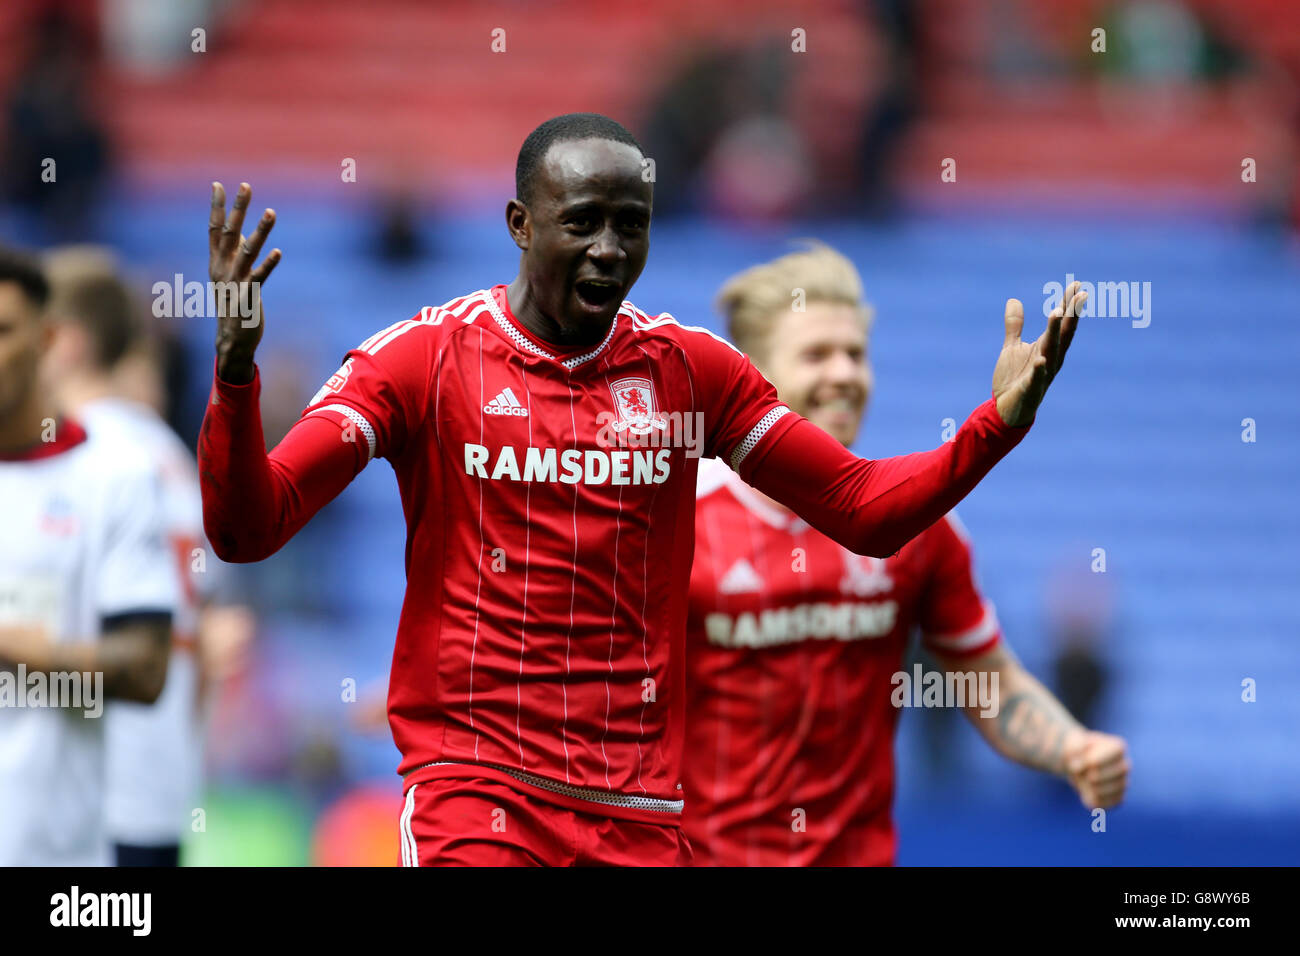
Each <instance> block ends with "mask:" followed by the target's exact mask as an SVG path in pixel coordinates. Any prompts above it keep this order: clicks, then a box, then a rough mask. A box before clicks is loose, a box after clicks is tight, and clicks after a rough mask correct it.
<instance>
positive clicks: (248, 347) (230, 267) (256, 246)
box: [208, 183, 280, 385]
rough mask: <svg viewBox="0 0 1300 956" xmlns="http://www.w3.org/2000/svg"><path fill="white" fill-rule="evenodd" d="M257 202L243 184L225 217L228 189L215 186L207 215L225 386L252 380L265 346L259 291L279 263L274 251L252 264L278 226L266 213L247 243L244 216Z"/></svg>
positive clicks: (220, 366) (219, 362)
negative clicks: (257, 357) (260, 350)
mask: <svg viewBox="0 0 1300 956" xmlns="http://www.w3.org/2000/svg"><path fill="white" fill-rule="evenodd" d="M252 198H253V190H252V187H251V186H249V185H248V183H240V184H239V192H237V193H235V201H234V204H233V205H232V206H231V209H230V215H229V216H227V215H226V190H225V188H224V187H223V186H222V185H221V183H213V184H212V210H211V212H210V213H209V215H208V278H209V279H211V280H212V281H213V282H215V283H218V285H217V287H216V289H217V294H216V300H217V375H218V376H220V378H221V379H222V381H226V382H230V383H232V384H235V385H244V384H247V383H248V382H251V381H252V380H253V354H254V353H255V352H256V351H257V345H258V343H259V342H261V341H262V294H261V286H262V283H263V282H265V281H266V280H267V279H268V278H269V277H270V275H271V270H273V269H274V268H275V267H276V266H277V265H278V264H279V262H280V250H279V249H272V250H271V252H270V254H269V255H267V257H266V258H265V259H263V260H262V264H261V265H259V266H258V267H257V268H256V269H254V268H253V262H254V261H255V260H256V259H257V256H258V253H260V252H261V251H262V244H263V243H264V242H266V237H267V236H268V235H270V233H271V227H272V226H274V225H275V211H274V210H273V209H268V210H266V212H264V213H262V218H261V219H260V220H258V223H257V228H256V229H255V230H254V231H253V235H252V236H251V237H249V238H247V239H246V238H244V236H243V234H242V233H241V232H240V229H242V228H243V225H244V212H245V210H247V209H248V203H249V201H250V200H251V199H252Z"/></svg>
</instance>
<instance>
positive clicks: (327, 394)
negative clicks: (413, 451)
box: [302, 310, 434, 458]
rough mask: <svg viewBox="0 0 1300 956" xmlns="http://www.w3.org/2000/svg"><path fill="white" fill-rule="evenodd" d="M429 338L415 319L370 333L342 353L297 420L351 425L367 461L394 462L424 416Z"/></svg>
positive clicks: (430, 362) (430, 348)
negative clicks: (323, 419) (336, 367)
mask: <svg viewBox="0 0 1300 956" xmlns="http://www.w3.org/2000/svg"><path fill="white" fill-rule="evenodd" d="M426 311H427V310H426ZM433 338H434V337H433V335H432V328H431V325H430V323H429V322H427V321H426V320H425V319H424V318H421V317H418V316H417V317H416V318H413V319H407V320H406V321H404V322H398V323H397V324H396V325H391V326H389V327H388V328H386V329H384V330H383V331H382V332H376V333H375V334H374V335H372V336H371V337H370V338H368V339H366V341H364V342H362V343H361V344H360V345H359V346H357V347H356V348H355V349H352V350H351V351H350V352H348V354H347V356H346V357H345V358H344V359H343V364H342V366H340V367H339V370H338V371H337V372H335V373H334V374H333V375H331V376H330V377H329V379H328V380H327V381H326V382H325V384H324V385H322V386H321V388H320V391H318V392H317V393H316V394H315V395H313V396H312V399H311V401H310V402H308V403H307V407H306V408H305V409H304V410H303V413H302V417H303V418H306V417H308V416H311V415H323V416H325V417H329V418H333V419H335V420H336V421H337V422H338V424H339V425H340V427H342V428H348V427H349V425H351V427H352V428H354V429H355V431H356V434H357V441H358V442H361V443H364V445H365V446H366V448H367V451H368V454H369V457H370V458H376V457H379V458H395V457H398V456H399V455H401V453H402V450H403V449H404V448H405V445H406V440H407V438H408V437H409V436H410V435H411V434H413V433H414V432H415V431H416V429H417V428H418V427H419V424H420V422H421V421H422V420H423V419H424V418H425V416H426V414H427V405H428V395H429V378H430V370H431V369H432V367H433V359H434V356H433Z"/></svg>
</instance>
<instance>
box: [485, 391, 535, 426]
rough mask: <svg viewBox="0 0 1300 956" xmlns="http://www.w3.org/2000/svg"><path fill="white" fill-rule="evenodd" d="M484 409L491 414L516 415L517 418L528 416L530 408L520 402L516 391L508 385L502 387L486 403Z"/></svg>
mask: <svg viewBox="0 0 1300 956" xmlns="http://www.w3.org/2000/svg"><path fill="white" fill-rule="evenodd" d="M483 411H485V412H487V414H489V415H514V416H515V417H516V418H527V417H528V409H526V408H524V406H522V405H520V404H519V399H517V398H515V393H514V392H513V391H511V390H510V388H509V387H508V386H507V387H506V388H503V389H501V391H500V392H499V393H497V397H496V398H494V399H492V401H490V402H488V403H487V404H486V405H484V406H483Z"/></svg>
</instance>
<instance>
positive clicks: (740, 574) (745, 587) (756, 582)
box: [718, 558, 763, 594]
mask: <svg viewBox="0 0 1300 956" xmlns="http://www.w3.org/2000/svg"><path fill="white" fill-rule="evenodd" d="M718 590H719V591H721V592H722V593H723V594H740V593H741V592H742V591H761V590H763V579H762V578H760V577H759V576H758V572H757V571H755V570H754V568H753V566H752V565H751V564H750V563H749V562H748V561H746V560H745V559H744V558H741V559H740V560H739V561H737V562H736V563H735V564H733V565H732V566H731V570H729V571H728V572H727V573H726V574H724V575H723V576H722V580H721V581H719V582H718Z"/></svg>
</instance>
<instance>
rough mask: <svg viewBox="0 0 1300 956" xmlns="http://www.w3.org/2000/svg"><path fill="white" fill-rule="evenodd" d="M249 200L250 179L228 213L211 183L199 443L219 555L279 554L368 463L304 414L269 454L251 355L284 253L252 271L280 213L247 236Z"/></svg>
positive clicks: (331, 429)
mask: <svg viewBox="0 0 1300 956" xmlns="http://www.w3.org/2000/svg"><path fill="white" fill-rule="evenodd" d="M251 198H252V190H251V189H250V188H249V186H248V184H247V183H243V184H241V185H240V187H239V192H238V194H237V195H236V196H235V202H234V206H233V208H232V209H231V211H230V215H229V216H228V217H227V216H226V214H225V190H224V189H222V186H221V184H220V183H213V185H212V210H211V213H210V216H209V219H208V247H209V264H208V273H209V276H210V278H211V279H212V281H213V282H215V283H218V286H217V288H218V294H217V296H216V299H217V307H218V308H217V311H218V315H217V343H216V351H217V359H216V367H215V371H214V377H213V378H214V380H213V384H212V394H211V397H210V399H209V401H208V407H207V412H206V414H205V415H204V417H203V428H202V430H201V431H200V433H199V446H198V458H199V483H200V487H201V489H202V493H203V526H204V530H205V531H206V533H207V536H208V540H209V541H211V542H212V548H213V550H214V551H215V552H216V554H217V556H218V557H220V558H221V559H222V560H225V561H236V562H247V561H260V560H262V559H263V558H266V557H268V556H269V555H271V554H274V553H275V552H276V551H277V550H279V548H281V547H282V546H283V545H284V543H285V542H286V541H288V540H289V539H290V538H291V537H293V535H294V534H296V533H297V532H298V530H299V529H300V528H301V527H302V526H303V525H304V524H306V523H307V521H308V520H309V519H310V518H311V516H312V515H314V514H315V513H316V512H317V511H319V510H320V509H321V508H322V507H324V506H325V505H326V504H327V503H328V502H329V501H330V500H332V499H333V498H334V497H335V496H336V495H337V494H338V493H339V492H340V491H342V490H343V488H344V487H346V485H347V483H348V482H349V481H351V480H352V479H353V478H354V477H355V476H356V474H357V473H358V472H359V471H360V470H361V469H362V468H363V467H364V466H365V463H366V460H367V456H366V455H365V453H364V452H363V451H362V450H361V449H360V448H359V445H358V443H357V442H356V441H352V440H349V437H350V436H348V435H347V434H346V433H344V432H341V431H340V429H339V427H338V425H337V424H335V423H333V422H331V421H329V420H327V419H324V418H320V417H314V418H305V419H302V420H300V421H299V422H298V423H297V424H296V425H295V426H294V427H293V428H292V429H291V430H290V432H289V434H288V435H286V436H285V438H284V441H282V442H281V443H280V444H279V445H278V446H276V448H275V450H274V451H272V452H271V454H270V455H268V454H267V452H266V444H265V441H264V439H263V437H262V417H261V412H260V410H259V407H258V394H259V392H260V390H261V382H260V380H259V378H258V374H257V367H256V365H255V364H254V362H253V356H254V353H255V352H256V350H257V345H258V343H259V342H260V341H261V338H262V304H261V284H262V282H264V281H265V280H266V279H267V277H268V276H270V274H271V270H272V269H274V268H275V266H276V264H277V263H278V262H279V261H280V250H279V249H274V250H272V251H271V253H270V255H268V256H267V257H266V259H265V260H263V262H262V264H261V265H260V266H258V267H257V268H256V269H254V268H253V267H252V265H253V262H254V261H255V260H256V258H257V255H258V253H259V252H260V251H261V249H262V244H263V243H264V242H265V241H266V237H267V235H268V234H269V233H270V231H271V227H272V226H273V225H274V224H275V213H274V212H273V211H272V210H270V209H268V210H266V212H265V213H264V214H263V216H262V218H261V220H260V221H259V222H258V225H257V229H256V231H255V232H254V233H253V235H252V237H251V238H249V239H245V238H244V237H243V236H242V235H241V234H240V228H241V226H242V225H243V220H244V211H245V210H246V209H247V208H248V203H249V200H250V199H251ZM222 284H224V285H222ZM223 291H227V292H229V294H222V292H223Z"/></svg>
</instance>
